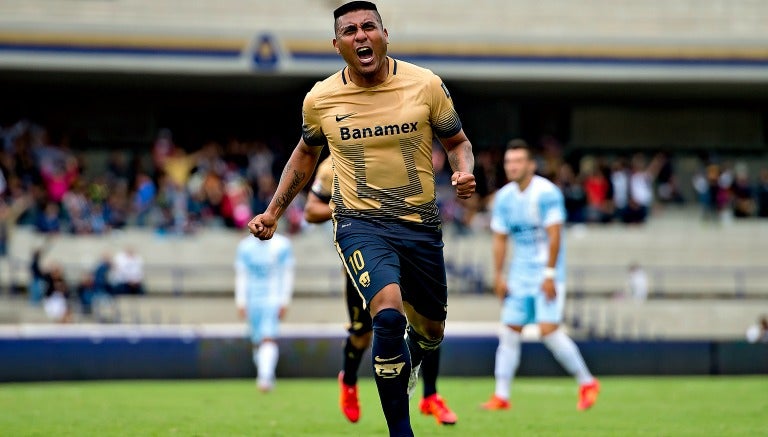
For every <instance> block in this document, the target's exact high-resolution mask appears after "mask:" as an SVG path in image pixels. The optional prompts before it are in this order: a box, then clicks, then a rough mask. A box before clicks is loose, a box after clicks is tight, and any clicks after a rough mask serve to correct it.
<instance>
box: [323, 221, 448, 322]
mask: <svg viewBox="0 0 768 437" xmlns="http://www.w3.org/2000/svg"><path fill="white" fill-rule="evenodd" d="M413 232H414V231H413V230H412V229H409V228H408V227H406V226H401V225H397V224H391V223H389V224H387V225H386V227H382V226H379V225H378V224H376V223H369V222H367V221H363V220H356V219H346V218H345V219H342V220H339V221H338V222H337V223H336V231H335V240H336V249H337V251H338V252H339V256H341V257H342V261H343V262H344V266H345V267H346V269H347V274H348V275H349V277H350V278H351V279H352V281H353V282H354V284H355V287H357V290H358V291H359V292H360V294H362V295H363V298H364V299H365V302H366V305H367V302H370V301H371V299H373V297H374V296H375V295H376V293H378V292H379V291H380V290H381V289H382V288H384V287H385V286H386V285H389V284H398V285H399V286H400V290H401V291H402V296H403V300H404V301H406V302H408V303H409V304H411V305H412V306H413V308H414V309H415V310H416V312H418V313H419V314H421V315H422V316H424V317H426V318H428V319H430V320H435V321H444V320H445V319H446V315H447V309H448V308H447V301H448V287H447V285H446V284H447V281H446V276H445V260H444V258H443V240H442V234H441V233H440V232H429V233H423V232H419V233H418V234H413ZM409 237H414V238H409Z"/></svg>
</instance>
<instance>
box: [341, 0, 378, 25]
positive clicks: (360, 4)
mask: <svg viewBox="0 0 768 437" xmlns="http://www.w3.org/2000/svg"><path fill="white" fill-rule="evenodd" d="M359 10H366V11H376V12H378V9H376V5H375V4H373V3H371V2H365V1H354V2H349V3H345V4H343V5H341V6H339V7H338V8H336V10H335V11H333V19H334V20H335V19H337V18H339V17H341V16H342V15H344V14H346V13H347V12H352V11H359Z"/></svg>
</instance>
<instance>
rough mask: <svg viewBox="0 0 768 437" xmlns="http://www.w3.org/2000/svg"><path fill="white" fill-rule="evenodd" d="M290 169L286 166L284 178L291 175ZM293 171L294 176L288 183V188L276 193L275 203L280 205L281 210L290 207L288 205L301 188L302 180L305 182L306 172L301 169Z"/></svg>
mask: <svg viewBox="0 0 768 437" xmlns="http://www.w3.org/2000/svg"><path fill="white" fill-rule="evenodd" d="M289 171H290V170H289V169H288V167H286V168H285V171H284V172H283V178H285V177H289V176H288V172H289ZM292 171H293V178H292V179H291V181H290V183H289V184H288V189H287V190H286V191H285V192H284V193H282V194H277V193H276V194H275V204H276V205H277V206H278V207H280V209H281V210H284V209H285V208H287V207H288V205H289V204H290V203H291V201H292V200H293V198H294V197H296V194H297V193H298V192H299V189H300V188H301V186H302V182H304V179H305V178H306V173H304V172H301V171H296V170H292Z"/></svg>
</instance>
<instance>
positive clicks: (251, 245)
mask: <svg viewBox="0 0 768 437" xmlns="http://www.w3.org/2000/svg"><path fill="white" fill-rule="evenodd" d="M294 275H295V261H294V256H293V248H292V245H291V241H290V240H289V239H288V238H286V237H284V236H282V235H279V234H277V235H275V236H274V237H273V238H272V239H271V240H265V241H262V240H257V239H255V238H253V237H252V236H250V235H249V236H248V237H246V238H244V239H243V240H241V241H240V243H239V244H238V246H237V254H236V256H235V304H236V306H237V310H238V315H239V316H240V318H241V319H246V318H247V320H248V326H249V331H250V336H251V344H252V345H253V364H254V365H255V366H256V372H257V375H258V376H257V378H256V383H257V386H258V388H259V390H261V391H262V392H268V391H270V390H272V388H273V387H274V385H275V368H276V367H277V359H278V354H279V352H278V348H277V342H276V339H277V335H278V330H279V325H280V320H282V319H283V317H284V316H285V312H286V310H287V307H288V304H289V303H290V301H291V296H292V295H293V282H294Z"/></svg>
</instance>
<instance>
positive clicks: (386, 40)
mask: <svg viewBox="0 0 768 437" xmlns="http://www.w3.org/2000/svg"><path fill="white" fill-rule="evenodd" d="M384 42H385V43H387V44H389V32H387V28H386V27H385V28H384Z"/></svg>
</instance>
